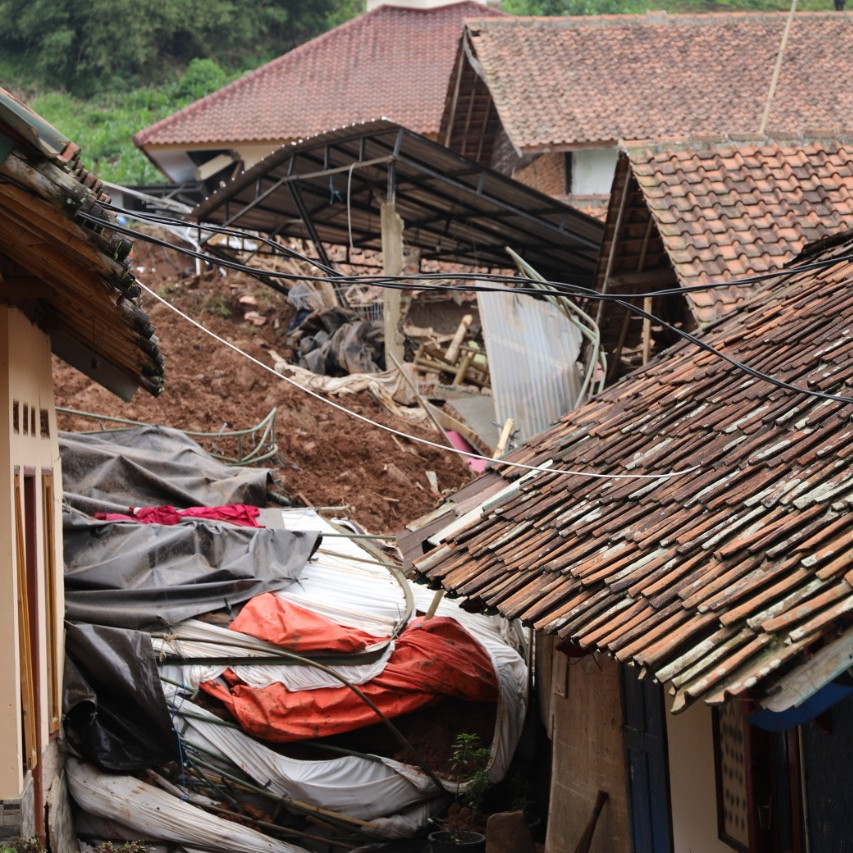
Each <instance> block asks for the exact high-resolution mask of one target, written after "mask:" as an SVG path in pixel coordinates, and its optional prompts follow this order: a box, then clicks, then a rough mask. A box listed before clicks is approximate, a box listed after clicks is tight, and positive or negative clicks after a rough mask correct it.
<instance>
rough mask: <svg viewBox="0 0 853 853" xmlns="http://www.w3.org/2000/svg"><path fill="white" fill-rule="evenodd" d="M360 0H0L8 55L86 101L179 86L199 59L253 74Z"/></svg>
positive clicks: (0, 38) (0, 39)
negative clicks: (178, 76) (143, 86)
mask: <svg viewBox="0 0 853 853" xmlns="http://www.w3.org/2000/svg"><path fill="white" fill-rule="evenodd" d="M359 6H360V3H358V2H357V0H310V2H308V0H252V2H249V0H0V20H1V21H3V27H2V29H0V53H3V54H7V56H8V55H11V56H12V57H15V58H17V59H18V60H20V61H19V62H18V63H17V64H18V66H19V67H20V66H25V67H27V68H28V69H29V72H30V74H31V75H33V77H34V78H36V79H37V80H39V81H41V83H42V84H44V85H50V86H51V87H54V88H65V89H67V90H68V91H70V92H72V93H73V94H75V95H78V96H81V97H88V96H91V95H92V94H94V93H96V92H102V91H128V90H130V89H131V88H134V87H136V86H137V85H139V83H140V82H142V81H144V82H145V83H148V84H151V83H155V84H156V83H162V82H165V81H167V80H169V79H174V75H175V72H176V69H178V70H180V69H184V68H186V67H187V65H188V63H189V62H190V61H191V60H193V59H212V60H216V62H217V63H219V64H220V65H221V66H222V67H223V68H226V69H228V70H229V71H237V70H245V69H247V68H251V67H255V66H256V65H257V64H259V63H260V62H262V61H265V60H267V59H271V58H273V57H275V56H278V55H280V54H281V53H284V52H285V51H286V50H288V49H290V48H292V47H294V46H296V45H297V44H299V43H301V42H302V41H305V40H307V39H310V38H312V37H313V36H315V35H318V34H319V33H321V32H323V31H324V30H326V29H327V28H328V27H329V26H333V25H335V24H337V23H340V22H341V21H342V20H345V19H346V17H347V16H351V15H352V14H355V13H357V12H358V11H360V8H358V7H359Z"/></svg>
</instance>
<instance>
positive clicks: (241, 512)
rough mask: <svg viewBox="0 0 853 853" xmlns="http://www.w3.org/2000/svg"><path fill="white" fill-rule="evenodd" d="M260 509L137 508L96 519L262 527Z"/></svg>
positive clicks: (244, 506) (102, 514) (245, 506)
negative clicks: (191, 521) (200, 520)
mask: <svg viewBox="0 0 853 853" xmlns="http://www.w3.org/2000/svg"><path fill="white" fill-rule="evenodd" d="M259 514H260V509H259V508H258V507H256V506H249V505H248V504H230V505H228V506H191V507H188V508H187V509H175V507H173V506H137V507H133V506H132V507H130V508H129V515H123V514H122V513H118V512H98V513H95V518H101V519H103V520H104V521H138V522H140V523H141V524H177V523H178V522H179V521H181V520H182V519H184V518H203V519H207V520H208V521H229V522H231V524H239V525H241V526H242V527H262V526H263V525H261V524H258V522H257V518H258V515H259Z"/></svg>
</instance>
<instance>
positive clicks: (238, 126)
mask: <svg viewBox="0 0 853 853" xmlns="http://www.w3.org/2000/svg"><path fill="white" fill-rule="evenodd" d="M502 14H503V13H501V12H500V11H498V10H493V9H488V8H487V7H484V6H483V5H482V4H480V3H476V2H470V0H469V2H462V3H455V4H450V5H447V6H442V7H439V8H435V9H427V10H420V9H405V8H397V7H394V6H381V7H379V8H378V9H374V10H373V11H372V12H368V13H367V14H364V15H360V16H359V17H357V18H354V19H353V20H351V21H349V22H347V23H345V24H342V25H341V26H339V27H336V28H335V29H333V30H330V31H329V32H327V33H324V34H323V35H321V36H319V37H317V38H315V39H313V40H312V41H309V42H306V43H305V44H303V45H300V46H299V47H297V48H295V49H294V50H291V51H289V52H288V53H285V54H283V55H282V56H280V57H278V59H275V60H273V61H272V62H269V63H267V64H266V65H264V66H262V67H261V68H258V69H257V70H255V71H253V72H252V73H250V74H247V75H246V76H245V77H242V78H241V79H239V80H237V81H235V82H233V83H231V84H229V85H228V86H225V87H223V88H222V89H220V90H219V91H217V92H214V93H213V94H211V95H208V96H207V97H205V98H202V99H201V100H199V101H196V102H195V103H193V104H190V105H189V106H187V107H185V108H184V109H182V110H180V111H179V112H177V113H175V114H174V115H171V116H169V117H168V118H165V119H163V120H162V121H160V122H157V123H156V124H153V125H151V126H150V127H148V128H146V129H144V130H142V131H140V132H139V133H138V134H136V136H135V137H134V141H135V142H136V144H137V145H139V146H140V147H143V146H146V145H185V144H191V143H196V144H210V143H214V144H215V143H220V142H222V143H233V142H255V141H256V142H268V141H273V142H285V141H289V140H294V139H303V138H305V137H308V136H313V135H315V134H317V133H321V132H323V131H326V130H331V129H332V128H335V127H342V126H344V125H348V124H354V123H357V122H362V121H367V120H370V119H377V118H382V117H387V118H392V119H393V120H394V121H396V122H397V123H398V124H402V125H404V126H405V127H408V128H409V129H410V130H414V131H416V132H418V133H422V134H427V135H428V134H432V135H434V134H435V133H436V132H437V131H438V128H439V125H440V123H441V113H442V110H443V107H444V96H445V92H446V90H447V84H448V80H449V78H450V70H451V67H452V66H453V60H454V56H455V54H456V47H457V44H458V42H459V37H460V35H461V34H462V21H463V19H464V18H466V17H471V16H477V17H480V16H483V15H486V16H489V15H495V16H501V15H502Z"/></svg>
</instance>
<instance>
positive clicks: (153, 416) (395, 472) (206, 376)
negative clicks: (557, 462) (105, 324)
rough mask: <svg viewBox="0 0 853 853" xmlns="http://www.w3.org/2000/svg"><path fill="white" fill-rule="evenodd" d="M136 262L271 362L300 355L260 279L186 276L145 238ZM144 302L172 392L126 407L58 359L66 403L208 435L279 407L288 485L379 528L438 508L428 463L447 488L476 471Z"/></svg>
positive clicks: (159, 286) (378, 415) (366, 408)
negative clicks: (308, 390) (260, 321)
mask: <svg viewBox="0 0 853 853" xmlns="http://www.w3.org/2000/svg"><path fill="white" fill-rule="evenodd" d="M133 265H134V267H135V270H134V272H135V274H136V277H137V279H138V280H139V281H140V283H142V284H144V285H146V286H147V287H149V288H151V289H152V290H153V291H155V292H156V293H158V294H160V295H161V296H163V297H164V298H166V299H168V301H169V302H170V303H172V304H173V305H175V306H176V307H178V308H180V309H181V310H182V311H184V312H185V313H186V314H188V315H189V316H191V317H193V318H194V319H195V320H197V321H199V322H200V323H202V324H203V325H205V326H206V327H208V328H209V329H211V330H212V331H213V332H215V333H216V334H217V335H219V336H220V337H222V338H224V339H225V340H227V341H229V342H231V343H232V344H234V345H235V346H237V347H239V348H240V349H242V350H244V351H245V352H247V353H249V354H250V355H251V356H253V357H254V358H256V359H258V360H259V361H260V362H262V363H263V364H265V365H272V363H273V361H272V358H271V357H270V350H275V351H276V352H278V353H279V354H280V355H282V356H284V357H285V358H288V357H289V356H290V352H289V350H288V347H287V344H286V330H287V324H288V321H289V319H290V316H291V313H292V308H291V306H290V304H289V303H288V302H287V299H286V297H285V296H284V295H282V294H279V293H277V292H276V291H274V290H272V289H271V288H269V287H267V286H265V285H264V284H262V283H261V282H259V281H258V280H257V279H255V278H253V277H251V276H248V275H246V274H244V273H238V272H233V271H228V272H227V273H226V274H224V275H223V274H221V273H220V272H219V271H218V270H211V271H209V272H206V273H204V274H203V275H202V276H200V277H197V276H194V275H187V273H188V271H191V269H192V260H191V259H188V258H187V257H186V256H184V255H182V254H180V253H179V252H177V251H174V250H171V249H165V248H163V247H161V246H156V245H152V244H150V243H148V242H145V241H143V240H141V239H138V240H137V241H136V244H135V247H134V253H133ZM247 297H249V298H248V299H247ZM241 298H242V300H243V301H241ZM142 307H143V309H144V310H145V311H146V312H147V313H148V314H149V316H150V317H151V319H152V321H153V323H154V326H155V328H156V334H157V337H158V338H159V340H160V347H161V350H162V352H163V353H164V355H165V357H166V385H165V390H164V391H163V393H162V394H161V395H160V396H159V397H157V398H154V397H151V396H149V395H148V394H146V393H145V392H144V391H140V392H138V393H137V394H136V396H135V397H134V398H133V400H132V401H131V402H129V403H125V402H124V401H122V400H120V399H119V398H118V397H115V396H114V395H112V394H111V393H110V392H108V391H106V390H105V389H103V388H101V387H100V386H99V385H96V384H95V383H93V382H92V381H91V380H89V379H88V378H87V377H85V376H84V375H83V374H81V373H79V372H77V371H76V370H74V369H73V368H71V367H69V366H68V365H66V364H64V363H62V362H60V361H59V360H54V387H55V395H56V404H57V405H58V406H64V407H67V408H72V409H77V410H82V411H86V412H93V413H97V414H101V415H109V416H112V417H120V418H126V419H129V420H134V421H143V422H146V423H158V424H164V425H168V426H172V427H177V428H179V429H188V430H198V431H203V432H217V431H219V430H221V429H223V428H225V429H245V428H247V427H251V426H253V425H255V424H256V423H258V422H259V421H261V419H262V418H263V417H264V416H265V415H267V414H268V413H269V411H270V410H271V409H272V408H274V407H275V408H276V409H277V417H276V435H277V441H278V446H279V455H280V459H278V460H277V461H275V462H270V463H266V464H268V465H270V466H271V467H273V468H274V477H275V479H276V485H277V487H278V489H279V490H281V491H284V492H285V493H286V494H287V495H288V496H289V497H291V498H293V499H294V500H296V501H297V502H300V503H303V504H307V505H312V506H348V507H351V510H350V512H349V513H348V514H349V516H350V517H351V518H352V519H354V520H355V521H357V522H358V523H359V524H361V525H362V526H363V527H364V528H365V529H367V530H369V531H371V532H373V533H397V532H399V531H400V530H402V528H403V526H404V525H405V524H406V522H408V521H411V520H413V519H415V518H417V517H419V516H420V515H422V514H424V513H425V512H428V511H429V510H431V509H432V508H433V507H434V506H435V505H436V503H437V502H438V500H439V496H438V495H436V494H435V493H433V492H432V491H431V489H430V484H429V481H428V480H427V478H426V476H425V473H424V472H425V471H427V470H430V471H434V472H435V473H436V475H437V477H438V484H439V489H440V490H441V492H442V493H447V492H449V491H453V490H456V489H458V488H459V487H460V486H462V485H463V484H464V483H466V482H467V481H468V480H469V479H470V473H469V469H468V468H467V466H466V465H465V463H464V462H463V461H462V460H461V459H460V458H459V457H458V456H457V455H454V454H453V453H450V452H445V451H441V450H436V449H433V448H430V447H427V446H425V445H422V444H418V443H416V442H413V441H410V440H407V439H405V438H403V439H401V438H398V437H396V436H393V435H391V434H390V433H388V432H385V431H383V430H380V429H379V428H377V427H373V426H369V425H367V424H365V423H362V422H360V421H357V420H355V419H353V418H352V417H350V416H349V415H347V414H344V413H341V412H339V411H336V410H335V409H333V408H332V407H331V406H329V405H328V404H327V403H325V402H323V401H321V400H317V399H314V398H312V397H310V396H308V395H307V394H306V393H305V392H304V391H302V390H300V389H297V388H294V387H293V386H292V385H290V384H288V383H286V382H285V381H283V380H281V379H279V378H277V377H276V376H274V375H273V374H271V373H269V372H268V371H266V370H264V369H263V368H262V367H260V366H259V365H257V364H254V363H252V362H251V361H249V360H247V359H246V358H244V357H243V356H241V355H239V354H237V353H235V352H234V351H233V350H231V349H229V348H228V347H226V346H225V345H223V344H222V343H220V342H218V341H216V340H215V339H214V338H212V337H210V336H209V335H207V334H205V333H204V332H202V331H200V330H199V329H197V328H195V327H194V326H192V325H191V324H189V323H188V322H187V321H186V320H184V319H183V318H181V317H179V316H178V315H177V314H175V313H174V312H173V311H171V310H170V309H169V308H168V307H166V306H164V305H162V304H161V303H160V302H159V301H157V300H155V299H154V297H152V296H150V295H148V294H145V295H144V296H143V299H142ZM250 312H254V314H255V315H258V317H261V318H263V320H264V323H263V325H255V324H254V323H253V322H252V321H251V319H248V320H247V319H246V316H245V315H246V314H247V313H250ZM258 317H256V318H255V319H257V318H258ZM335 400H336V401H337V402H339V403H341V404H342V405H344V406H345V407H346V408H347V409H350V410H352V411H354V412H358V413H360V414H362V415H364V416H366V417H368V418H370V419H372V420H375V421H379V422H380V423H382V424H385V425H388V426H392V427H395V428H396V429H399V430H401V431H403V432H406V433H409V434H415V435H419V436H422V437H424V438H427V439H429V440H431V441H437V442H439V443H440V442H441V438H440V436H439V434H438V433H437V432H436V431H435V430H433V429H432V428H431V427H428V428H417V427H413V426H411V425H410V424H408V423H407V422H405V421H402V420H401V419H399V418H396V417H394V416H393V415H391V414H390V413H388V412H387V411H386V410H385V409H384V408H382V407H381V406H380V405H379V403H377V402H376V401H375V400H374V398H373V397H372V396H371V395H370V394H368V393H367V392H364V393H362V394H358V395H355V396H345V397H337V398H335ZM59 428H60V429H63V430H83V429H92V428H93V424H92V422H91V421H86V420H84V419H81V418H77V417H73V416H69V415H64V414H60V418H59Z"/></svg>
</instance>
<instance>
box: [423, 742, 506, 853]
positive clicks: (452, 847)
mask: <svg viewBox="0 0 853 853" xmlns="http://www.w3.org/2000/svg"><path fill="white" fill-rule="evenodd" d="M490 757H491V751H490V750H489V749H488V748H487V747H484V746H481V745H480V736H479V735H477V734H472V733H468V732H464V733H460V734H458V735H456V737H455V738H454V740H453V752H452V754H451V767H452V768H453V770H454V771H455V772H456V773H457V775H458V779H457V793H456V801H457V803H458V804H459V805H460V806H462V807H464V808H466V809H467V810H468V812H469V813H470V814H471V815H472V816H473V817H474V818H475V819H481V818H482V815H483V810H484V806H485V800H486V795H487V793H488V791H489V790H490V788H491V787H492V782H491V780H490V779H489V775H488V773H487V772H486V765H487V764H488V762H489V758H490ZM429 843H430V848H431V851H432V853H460V851H466V853H481V851H485V849H486V836H485V835H484V834H483V833H482V832H479V831H478V830H476V829H474V828H473V827H472V828H468V827H462V826H458V825H454V826H451V825H449V822H448V821H445V823H444V825H443V826H442V828H441V829H438V830H436V831H435V832H432V833H430V835H429Z"/></svg>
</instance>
